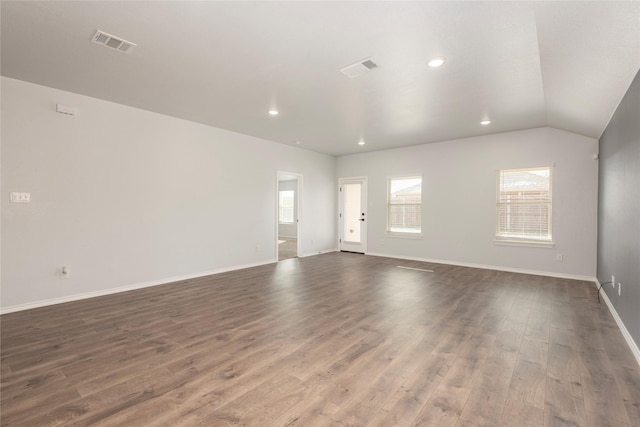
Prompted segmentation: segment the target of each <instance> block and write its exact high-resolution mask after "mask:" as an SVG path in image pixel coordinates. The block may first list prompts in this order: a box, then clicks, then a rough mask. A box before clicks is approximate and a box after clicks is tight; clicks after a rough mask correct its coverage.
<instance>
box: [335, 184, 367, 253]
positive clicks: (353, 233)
mask: <svg viewBox="0 0 640 427" xmlns="http://www.w3.org/2000/svg"><path fill="white" fill-rule="evenodd" d="M338 184H339V194H340V201H339V206H340V212H339V217H338V219H339V236H338V247H339V249H340V250H341V251H344V252H357V253H361V254H364V253H366V252H367V178H366V177H358V178H340V179H339V181H338Z"/></svg>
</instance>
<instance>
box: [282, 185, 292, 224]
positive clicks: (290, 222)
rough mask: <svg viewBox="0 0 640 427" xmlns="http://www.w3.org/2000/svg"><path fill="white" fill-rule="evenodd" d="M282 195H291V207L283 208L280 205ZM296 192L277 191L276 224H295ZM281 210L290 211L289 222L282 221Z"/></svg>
mask: <svg viewBox="0 0 640 427" xmlns="http://www.w3.org/2000/svg"><path fill="white" fill-rule="evenodd" d="M282 193H291V194H292V203H291V206H283V205H282V198H283V195H282ZM295 198H296V192H295V190H278V224H286V225H290V224H294V223H295V222H296V210H295V207H296V199H295ZM283 209H291V221H282V210H283Z"/></svg>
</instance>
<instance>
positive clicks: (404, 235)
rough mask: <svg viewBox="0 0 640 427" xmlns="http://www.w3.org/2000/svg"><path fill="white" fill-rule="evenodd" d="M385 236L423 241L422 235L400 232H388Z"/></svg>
mask: <svg viewBox="0 0 640 427" xmlns="http://www.w3.org/2000/svg"><path fill="white" fill-rule="evenodd" d="M385 235H386V236H387V237H393V238H400V239H422V233H402V232H399V231H387V232H386V233H385Z"/></svg>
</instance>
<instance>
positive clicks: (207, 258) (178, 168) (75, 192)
mask: <svg viewBox="0 0 640 427" xmlns="http://www.w3.org/2000/svg"><path fill="white" fill-rule="evenodd" d="M56 103H60V104H65V105H69V106H73V107H76V108H77V110H78V114H77V115H76V116H66V115H62V114H58V113H56V112H55V105H56ZM2 125H3V126H2V198H3V202H2V270H1V271H2V285H1V290H2V293H1V296H2V301H1V307H2V309H3V311H5V312H6V311H11V310H14V309H17V308H21V307H22V308H24V307H26V306H35V305H38V304H40V303H44V302H47V301H49V302H51V301H54V300H64V299H65V298H72V297H73V296H80V295H86V296H88V295H93V294H99V293H108V292H109V291H110V290H114V289H117V288H122V287H128V286H136V285H142V284H149V283H155V282H162V281H166V280H171V279H173V278H179V277H184V276H192V275H197V274H201V273H206V272H211V271H217V270H222V269H228V268H233V267H237V266H243V265H252V264H260V263H265V262H270V261H275V259H276V255H275V243H274V242H275V240H276V214H277V211H276V206H277V205H276V198H275V194H276V182H277V179H276V171H277V170H287V171H292V172H296V173H300V174H303V175H304V182H303V185H304V189H303V191H304V195H305V197H304V199H303V203H304V205H303V206H302V211H303V212H304V213H305V217H304V218H301V227H303V228H302V236H303V238H304V241H303V242H302V250H303V253H304V254H311V253H317V252H319V251H327V250H332V249H334V248H335V247H336V239H335V235H336V225H335V210H336V201H335V184H334V183H335V159H334V158H333V157H331V156H327V155H321V154H317V153H313V152H310V151H306V150H302V149H300V148H297V147H288V146H286V145H282V144H276V143H272V142H268V141H265V140H261V139H258V138H253V137H249V136H245V135H240V134H237V133H233V132H228V131H224V130H221V129H216V128H212V127H208V126H204V125H200V124H196V123H192V122H188V121H185V120H179V119H175V118H171V117H167V116H163V115H160V114H156V113H151V112H148V111H143V110H138V109H135V108H130V107H126V106H123V105H118V104H114V103H110V102H106V101H102V100H98V99H94V98H89V97H85V96H80V95H77V94H73V93H69V92H64V91H60V90H55V89H51V88H47V87H43V86H38V85H34V84H30V83H26V82H21V81H18V80H13V79H8V78H2ZM10 191H21V192H30V193H31V198H32V202H31V203H29V204H18V203H8V198H9V192H10ZM62 265H65V266H67V267H68V268H69V271H70V277H69V278H68V279H64V280H62V279H59V278H58V271H59V269H60V267H61V266H62Z"/></svg>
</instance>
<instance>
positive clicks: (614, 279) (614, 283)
mask: <svg viewBox="0 0 640 427" xmlns="http://www.w3.org/2000/svg"><path fill="white" fill-rule="evenodd" d="M611 287H612V288H615V287H616V276H614V275H613V274H612V275H611Z"/></svg>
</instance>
